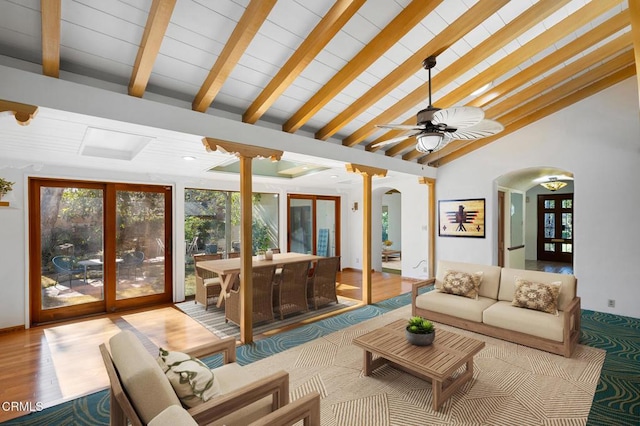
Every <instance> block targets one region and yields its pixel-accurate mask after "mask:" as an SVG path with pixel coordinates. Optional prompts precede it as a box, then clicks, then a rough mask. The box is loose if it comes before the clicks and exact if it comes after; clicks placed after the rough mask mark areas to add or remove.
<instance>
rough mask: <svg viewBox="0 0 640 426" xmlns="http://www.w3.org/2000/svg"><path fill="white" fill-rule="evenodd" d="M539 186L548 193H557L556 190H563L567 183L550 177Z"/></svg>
mask: <svg viewBox="0 0 640 426" xmlns="http://www.w3.org/2000/svg"><path fill="white" fill-rule="evenodd" d="M540 186H542V187H544V188H546V189H548V190H549V191H552V192H553V191H557V190H558V189H561V188H564V187H565V186H567V182H562V181H560V180H558V178H557V177H550V178H549V180H548V181H547V182H542V183H541V184H540Z"/></svg>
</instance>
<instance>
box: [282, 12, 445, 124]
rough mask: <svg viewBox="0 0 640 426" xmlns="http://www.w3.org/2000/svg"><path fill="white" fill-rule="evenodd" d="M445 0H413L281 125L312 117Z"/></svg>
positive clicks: (300, 121)
mask: <svg viewBox="0 0 640 426" xmlns="http://www.w3.org/2000/svg"><path fill="white" fill-rule="evenodd" d="M441 2H442V0H429V1H428V2H425V0H413V1H412V2H411V3H409V5H407V6H406V7H405V8H404V9H403V10H402V12H400V13H399V14H398V16H396V17H395V18H394V19H393V20H392V21H391V22H390V23H389V24H388V25H387V26H386V27H384V28H383V29H382V31H380V32H379V33H378V35H376V36H375V37H374V38H373V39H372V40H371V41H370V42H369V43H367V45H366V46H365V47H364V48H363V49H362V50H361V51H360V52H358V54H357V55H356V56H354V57H353V59H351V60H350V61H349V62H348V63H347V64H346V65H345V66H344V67H342V69H341V70H340V71H338V72H337V73H336V74H335V75H334V76H333V77H332V78H331V80H329V81H328V82H327V83H326V84H325V85H324V86H322V88H321V89H320V90H318V92H316V93H315V94H314V95H313V96H312V97H311V99H309V100H308V101H307V102H306V103H305V104H304V105H303V106H302V107H301V108H300V109H299V110H298V111H296V112H295V113H294V114H293V115H292V116H291V118H289V119H288V120H287V121H286V123H284V125H283V126H282V130H283V131H285V132H289V133H293V132H295V131H297V130H298V129H300V127H302V126H303V125H304V124H305V123H306V122H307V121H309V119H310V118H311V117H313V116H314V115H315V114H316V113H317V112H318V111H320V109H321V108H322V107H323V106H325V105H326V104H327V103H329V102H330V101H331V100H332V99H333V98H335V97H336V95H337V94H338V93H340V91H341V90H342V89H344V88H345V87H347V86H348V85H349V84H350V83H351V82H352V81H353V80H355V79H356V77H358V76H359V75H360V74H362V73H363V72H364V71H365V70H366V69H367V68H369V66H371V64H373V63H374V62H375V61H376V60H378V58H380V56H382V55H383V54H384V53H385V52H386V51H387V50H389V48H391V46H393V45H394V44H396V43H397V42H398V41H399V40H400V39H401V38H402V37H403V36H404V35H405V34H407V33H408V32H409V31H410V30H411V29H412V28H413V27H415V26H416V25H417V24H418V23H419V22H420V21H421V20H422V19H423V18H424V17H425V16H427V15H428V14H429V13H430V12H431V11H432V10H433V9H435V8H436V6H438V5H439V4H440V3H441Z"/></svg>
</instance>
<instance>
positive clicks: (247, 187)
mask: <svg viewBox="0 0 640 426" xmlns="http://www.w3.org/2000/svg"><path fill="white" fill-rule="evenodd" d="M202 143H203V144H204V146H205V148H206V149H207V151H215V150H220V151H223V152H227V153H230V154H235V155H236V157H238V158H239V160H240V221H241V222H242V223H241V226H240V341H241V342H242V343H245V344H246V343H251V342H253V278H252V274H253V264H252V261H253V256H252V255H253V253H252V252H251V246H252V244H251V238H252V235H251V226H252V224H253V206H252V202H251V196H252V195H253V189H252V179H251V175H252V173H251V165H252V161H253V159H254V158H255V157H263V158H271V160H272V161H279V160H280V158H281V157H282V151H277V150H273V149H268V148H262V147H258V146H253V145H243V144H239V143H236V142H230V141H223V140H220V139H214V138H204V139H202Z"/></svg>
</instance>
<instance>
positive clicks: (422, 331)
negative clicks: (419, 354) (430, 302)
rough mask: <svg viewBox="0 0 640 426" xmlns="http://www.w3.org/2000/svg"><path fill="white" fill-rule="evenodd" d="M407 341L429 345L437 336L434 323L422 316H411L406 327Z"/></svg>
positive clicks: (417, 344)
mask: <svg viewBox="0 0 640 426" xmlns="http://www.w3.org/2000/svg"><path fill="white" fill-rule="evenodd" d="M406 336H407V341H408V342H409V343H411V344H412V345H416V346H428V345H430V344H432V343H433V339H434V338H435V337H436V330H435V328H434V327H433V323H432V322H431V321H429V320H427V319H424V318H422V317H417V316H416V317H411V318H409V321H408V323H407V328H406Z"/></svg>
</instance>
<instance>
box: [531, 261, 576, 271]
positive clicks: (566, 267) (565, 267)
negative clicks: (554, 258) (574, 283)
mask: <svg viewBox="0 0 640 426" xmlns="http://www.w3.org/2000/svg"><path fill="white" fill-rule="evenodd" d="M524 269H526V270H527V271H544V272H555V273H557V274H573V265H572V264H571V263H561V262H545V261H543V260H525V262H524Z"/></svg>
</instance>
